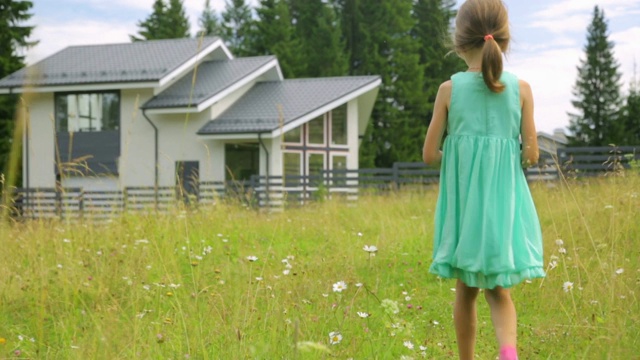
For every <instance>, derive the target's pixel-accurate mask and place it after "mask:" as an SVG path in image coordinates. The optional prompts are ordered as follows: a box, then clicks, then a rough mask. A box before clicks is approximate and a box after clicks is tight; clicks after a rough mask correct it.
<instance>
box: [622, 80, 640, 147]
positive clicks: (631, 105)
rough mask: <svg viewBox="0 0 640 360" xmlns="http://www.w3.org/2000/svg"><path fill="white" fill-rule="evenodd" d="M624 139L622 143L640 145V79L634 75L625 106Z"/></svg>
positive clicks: (623, 116)
mask: <svg viewBox="0 0 640 360" xmlns="http://www.w3.org/2000/svg"><path fill="white" fill-rule="evenodd" d="M622 120H623V127H624V140H623V142H622V143H621V144H620V145H640V81H638V80H637V78H636V77H635V76H634V78H633V80H632V82H631V84H630V85H629V95H627V98H626V102H625V105H624V108H623V115H622Z"/></svg>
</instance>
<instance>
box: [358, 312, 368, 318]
mask: <svg viewBox="0 0 640 360" xmlns="http://www.w3.org/2000/svg"><path fill="white" fill-rule="evenodd" d="M358 316H360V317H361V318H363V319H366V318H368V317H369V313H366V312H363V311H358Z"/></svg>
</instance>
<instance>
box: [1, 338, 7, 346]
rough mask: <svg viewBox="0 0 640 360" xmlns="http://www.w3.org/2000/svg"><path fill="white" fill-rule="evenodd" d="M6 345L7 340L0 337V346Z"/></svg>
mask: <svg viewBox="0 0 640 360" xmlns="http://www.w3.org/2000/svg"><path fill="white" fill-rule="evenodd" d="M6 343H7V339H5V338H1V337H0V345H4V344H6Z"/></svg>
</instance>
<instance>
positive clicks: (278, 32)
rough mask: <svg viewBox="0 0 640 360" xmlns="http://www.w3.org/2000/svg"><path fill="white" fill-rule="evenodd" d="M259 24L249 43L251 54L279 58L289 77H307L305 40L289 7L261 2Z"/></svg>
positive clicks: (280, 0)
mask: <svg viewBox="0 0 640 360" xmlns="http://www.w3.org/2000/svg"><path fill="white" fill-rule="evenodd" d="M256 14H257V16H258V21H257V22H256V24H255V27H254V28H253V30H254V34H253V36H251V39H252V41H251V44H249V51H248V52H249V54H250V55H275V56H277V58H278V63H279V64H280V68H281V69H282V73H283V75H284V77H285V78H295V77H299V76H301V75H302V74H304V72H305V69H306V66H305V63H304V54H303V53H302V52H301V51H300V48H301V41H300V39H298V38H297V37H296V33H295V28H294V27H293V24H292V23H291V14H290V12H289V5H288V4H287V3H286V1H285V0H261V1H260V3H259V4H258V7H257V8H256Z"/></svg>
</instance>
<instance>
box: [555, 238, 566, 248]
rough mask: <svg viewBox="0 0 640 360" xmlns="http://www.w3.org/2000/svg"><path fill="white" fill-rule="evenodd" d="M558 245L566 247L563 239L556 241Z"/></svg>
mask: <svg viewBox="0 0 640 360" xmlns="http://www.w3.org/2000/svg"><path fill="white" fill-rule="evenodd" d="M556 245H558V246H564V241H562V239H558V240H556Z"/></svg>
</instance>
